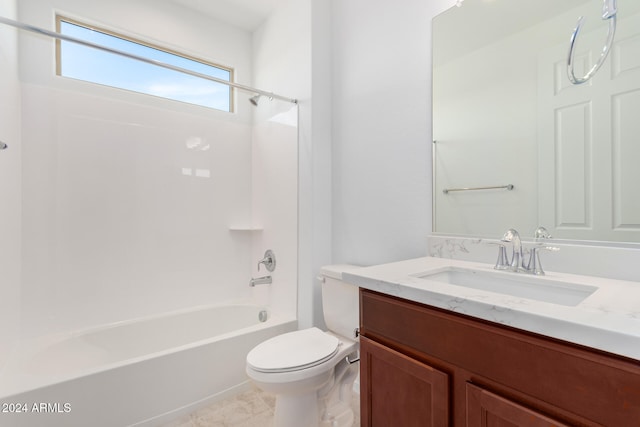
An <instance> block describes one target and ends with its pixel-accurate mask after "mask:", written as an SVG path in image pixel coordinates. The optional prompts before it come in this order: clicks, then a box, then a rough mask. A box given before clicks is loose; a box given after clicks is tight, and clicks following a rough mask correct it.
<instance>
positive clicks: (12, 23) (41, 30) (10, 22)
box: [0, 16, 298, 104]
mask: <svg viewBox="0 0 640 427" xmlns="http://www.w3.org/2000/svg"><path fill="white" fill-rule="evenodd" d="M0 23H2V24H6V25H10V26H12V27H15V28H19V29H21V30H26V31H31V32H32V33H38V34H43V35H45V36H49V37H53V38H55V39H58V40H64V41H68V42H72V43H77V44H81V45H84V46H88V47H92V48H95V49H100V50H103V51H105V52H110V53H115V54H116V55H120V56H125V57H127V58H131V59H135V60H138V61H142V62H146V63H148V64H153V65H157V66H158V67H162V68H167V69H169V70H173V71H177V72H179V73H184V74H189V75H192V76H195V77H200V78H201V79H205V80H210V81H213V82H216V83H221V84H224V85H227V86H231V87H234V88H237V89H242V90H245V91H247V92H253V93H256V94H258V95H261V96H266V97H268V98H270V99H279V100H281V101H287V102H291V103H294V104H297V103H298V100H296V99H293V98H287V97H286V96H282V95H277V94H275V93H272V92H267V91H264V90H260V89H256V88H253V87H251V86H245V85H242V84H239V83H233V82H229V81H226V80H222V79H219V78H217V77H213V76H209V75H207V74H202V73H198V72H196V71H191V70H187V69H185V68H181V67H176V66H175V65H171V64H167V63H165V62H162V61H157V60H155V59H149V58H145V57H142V56H138V55H134V54H132V53H127V52H123V51H121V50H117V49H112V48H110V47H106V46H102V45H99V44H96V43H92V42H88V41H86V40H82V39H78V38H76V37H71V36H67V35H64V34H60V33H56V32H54V31H49V30H45V29H44V28H40V27H35V26H33V25H28V24H23V23H22V22H18V21H14V20H12V19H8V18H5V17H3V16H0Z"/></svg>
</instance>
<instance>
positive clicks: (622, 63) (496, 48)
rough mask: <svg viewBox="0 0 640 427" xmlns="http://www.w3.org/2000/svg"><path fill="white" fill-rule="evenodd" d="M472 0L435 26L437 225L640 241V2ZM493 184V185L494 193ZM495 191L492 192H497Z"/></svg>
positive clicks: (460, 230) (446, 229) (438, 228)
mask: <svg viewBox="0 0 640 427" xmlns="http://www.w3.org/2000/svg"><path fill="white" fill-rule="evenodd" d="M617 6H618V15H617V16H618V17H617V29H616V33H615V41H614V43H613V45H612V47H611V49H610V54H609V56H608V58H607V59H606V61H605V63H604V65H603V66H602V68H601V69H600V70H599V71H598V73H597V74H596V75H595V76H594V77H593V78H592V79H591V80H590V81H589V82H587V83H584V84H581V85H573V84H571V83H570V82H569V79H568V77H567V56H568V51H569V40H570V36H571V34H572V31H573V29H574V28H575V26H576V24H577V21H578V18H579V17H580V16H584V17H585V23H584V26H583V29H582V30H581V32H580V34H579V36H578V38H577V45H576V55H575V63H576V64H575V74H576V75H583V74H585V73H586V72H587V71H588V70H590V69H591V67H592V64H593V63H595V61H597V60H598V58H599V56H600V53H601V52H602V49H603V47H604V45H605V42H606V39H607V34H608V21H604V20H603V19H601V16H602V13H603V0H562V1H558V0H465V1H464V2H463V3H461V7H453V8H452V9H450V10H448V11H446V12H445V13H443V14H441V15H440V16H437V17H436V18H435V19H434V22H433V139H434V143H433V155H434V157H433V159H434V160H433V162H434V164H433V170H434V176H433V182H434V191H433V194H434V200H433V202H434V215H433V218H434V224H433V229H434V232H435V233H441V234H454V235H471V236H480V237H493V238H497V237H499V236H501V235H502V234H503V233H504V231H505V230H506V229H507V228H516V229H517V230H519V231H520V233H521V234H522V235H525V236H531V235H532V234H533V231H534V230H535V229H536V227H538V226H539V225H542V226H544V227H546V228H547V229H548V230H549V231H550V232H551V234H552V235H553V237H556V238H559V239H569V240H588V241H607V242H640V1H638V0H617ZM486 187H489V188H486ZM492 187H497V188H492Z"/></svg>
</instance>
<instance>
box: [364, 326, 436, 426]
mask: <svg viewBox="0 0 640 427" xmlns="http://www.w3.org/2000/svg"><path fill="white" fill-rule="evenodd" d="M360 385H361V392H360V399H361V419H362V426H366V427H375V426H382V427H386V426H402V427H413V426H415V427H429V426H434V427H446V426H448V425H449V380H448V375H447V374H445V373H444V372H440V371H438V370H436V369H434V368H432V367H431V366H428V365H425V364H424V363H421V362H419V361H417V360H414V359H412V358H410V357H408V356H406V355H404V354H401V353H398V352H397V351H394V350H392V349H390V348H387V347H385V346H383V345H381V344H378V343H376V342H374V341H371V340H369V339H367V338H366V337H363V336H361V337H360Z"/></svg>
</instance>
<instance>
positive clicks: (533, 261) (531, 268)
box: [525, 244, 560, 276]
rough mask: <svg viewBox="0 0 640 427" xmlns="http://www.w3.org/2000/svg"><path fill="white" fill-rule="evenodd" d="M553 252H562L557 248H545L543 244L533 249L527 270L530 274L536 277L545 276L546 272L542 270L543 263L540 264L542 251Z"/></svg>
mask: <svg viewBox="0 0 640 427" xmlns="http://www.w3.org/2000/svg"><path fill="white" fill-rule="evenodd" d="M541 250H544V251H552V252H558V251H559V250H560V248H559V247H557V246H545V245H543V244H538V245H535V246H533V247H531V253H530V254H529V263H528V264H527V267H526V268H525V270H526V271H527V272H528V273H529V274H535V275H536V276H544V274H545V273H544V270H543V269H542V263H541V262H540V251H541Z"/></svg>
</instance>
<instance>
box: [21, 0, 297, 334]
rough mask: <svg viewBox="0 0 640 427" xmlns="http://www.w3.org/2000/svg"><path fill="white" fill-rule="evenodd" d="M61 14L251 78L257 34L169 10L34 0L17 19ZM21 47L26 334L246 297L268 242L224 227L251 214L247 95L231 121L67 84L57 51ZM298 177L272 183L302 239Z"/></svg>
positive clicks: (248, 220)
mask: <svg viewBox="0 0 640 427" xmlns="http://www.w3.org/2000/svg"><path fill="white" fill-rule="evenodd" d="M56 11H58V12H60V13H61V14H64V15H66V16H71V17H74V18H78V19H83V20H85V21H88V22H89V23H93V24H96V25H99V26H102V27H106V28H110V29H113V30H116V31H119V32H122V33H124V34H126V35H130V36H133V37H136V38H138V39H141V40H143V41H149V42H153V43H156V44H159V45H163V46H168V47H174V48H176V49H177V50H180V51H181V52H185V53H188V54H191V55H193V56H196V57H201V58H206V59H210V60H212V61H214V62H217V63H220V64H223V65H229V66H232V67H234V69H235V72H236V80H238V81H241V82H251V81H252V78H251V73H252V70H251V64H252V61H253V59H252V40H251V34H250V33H248V32H245V31H242V30H239V29H237V28H235V27H232V26H229V25H225V24H221V23H219V22H217V21H213V20H211V19H207V18H205V17H203V16H202V15H201V14H197V13H193V12H190V11H189V10H187V9H183V8H181V7H177V6H175V5H172V4H171V3H169V2H164V1H158V2H153V4H151V2H148V1H145V0H140V1H122V0H117V1H112V2H99V3H98V2H91V3H90V4H88V2H85V1H78V0H57V1H56V0H53V1H49V0H29V1H27V2H21V3H20V8H19V19H20V20H21V21H23V22H26V23H30V24H33V25H38V26H41V27H45V28H51V26H52V23H53V17H54V13H55V12H56ZM21 39H22V40H21V44H20V53H21V64H20V65H21V77H22V83H23V84H22V104H23V106H22V131H23V144H24V156H23V174H22V175H23V180H24V185H23V194H24V196H23V198H24V201H23V206H24V212H23V246H24V249H23V255H24V256H23V266H24V267H23V268H24V274H23V281H22V282H23V284H22V293H23V298H22V306H21V307H22V318H23V319H24V320H23V325H22V333H23V335H24V336H32V335H40V334H43V333H52V332H57V331H63V330H75V329H82V328H87V327H90V326H93V325H98V324H102V323H106V322H113V321H118V320H122V319H129V318H135V317H141V316H145V315H148V314H152V313H157V312H164V311H168V310H175V309H180V308H184V307H190V306H194V305H201V304H211V303H216V302H222V301H228V300H230V299H239V298H245V297H249V296H251V293H252V292H255V290H251V289H250V288H249V287H248V281H249V278H250V276H251V273H252V272H253V270H254V269H255V263H256V262H257V259H255V253H256V252H260V251H261V250H263V248H264V247H266V246H269V245H270V243H269V242H262V241H260V239H264V238H266V237H267V236H268V235H269V233H270V231H269V232H264V233H263V234H264V235H262V236H261V234H262V233H258V234H256V233H255V232H245V231H233V230H230V228H234V227H237V226H240V227H244V226H251V224H252V223H253V220H254V219H255V216H256V215H255V214H254V213H252V210H254V208H257V207H256V206H254V204H255V203H254V202H255V201H252V174H253V169H255V167H256V164H255V163H256V162H255V156H254V155H253V154H252V151H253V150H254V147H252V138H253V139H256V135H252V132H254V130H253V127H252V117H253V114H254V111H253V107H251V105H250V104H249V102H248V101H247V99H248V96H249V95H247V94H242V93H236V105H237V112H236V113H233V114H229V113H224V112H218V111H213V110H208V109H204V108H201V107H196V106H192V105H188V104H181V103H176V102H172V101H167V100H164V99H159V98H154V97H150V96H145V95H139V94H132V93H128V92H125V91H120V90H117V89H112V88H107V87H102V86H96V85H91V84H87V83H83V82H77V81H73V80H69V79H64V78H59V77H55V76H54V75H53V70H54V64H53V63H52V61H53V58H54V57H55V56H54V52H53V46H54V45H53V42H52V41H51V40H49V39H47V38H43V37H38V36H35V35H31V34H26V35H24V36H21ZM284 132H285V134H287V135H290V134H291V131H290V130H288V131H284ZM293 135H294V137H295V131H294V133H293ZM278 138H280V136H278ZM290 143H291V144H293V147H292V148H293V151H292V153H294V154H293V157H294V161H295V160H296V159H295V153H296V151H295V139H292V140H291V141H290ZM252 156H253V157H254V162H253V163H254V164H253V165H252ZM288 158H289V159H290V158H291V156H289V157H288ZM252 168H253V169H252ZM290 169H291V165H287V170H290ZM292 172H293V174H291V173H289V172H287V173H286V174H285V176H277V177H274V179H276V180H278V179H285V182H286V183H289V180H290V179H291V180H292V182H293V183H294V184H293V186H291V185H290V184H286V185H285V186H284V187H283V186H282V185H281V183H280V182H275V183H272V184H274V187H275V188H285V189H286V191H285V192H284V193H283V195H284V196H286V197H289V196H292V197H294V198H293V200H287V203H288V205H287V206H289V205H290V204H291V203H293V206H294V218H285V219H286V220H287V221H290V220H291V219H293V222H291V221H290V223H289V224H288V226H289V227H293V230H296V226H297V222H296V221H295V203H296V201H295V196H296V191H297V186H296V185H295V182H296V180H295V177H296V175H295V164H294V166H293V171H292ZM267 222H268V221H265V224H266V223H267ZM293 233H294V234H295V231H294V232H293ZM290 241H291V235H288V240H287V243H284V242H283V243H279V245H281V246H282V247H286V248H287V249H286V250H284V249H283V250H281V251H280V253H281V254H283V255H287V256H283V257H282V258H280V259H282V260H283V262H284V265H285V266H286V264H287V261H289V262H290V263H291V264H292V265H293V267H292V268H293V270H292V271H293V272H294V280H293V282H292V284H291V285H288V288H287V289H288V290H289V291H290V290H293V294H292V295H290V299H291V300H292V301H293V303H292V304H290V305H294V306H295V286H296V285H295V271H296V270H295V264H296V262H295V261H290V260H289V259H288V258H289V257H288V255H289V248H288V247H287V246H286V245H288V244H289V242H290ZM293 241H294V245H295V237H294V238H293ZM263 243H264V244H263ZM254 246H255V247H256V248H257V249H256V250H254V251H253V253H252V247H254ZM273 249H274V250H276V248H273ZM293 255H294V256H295V247H294V254H293ZM280 259H279V262H280ZM279 268H280V267H279ZM281 271H282V270H281ZM282 275H283V276H284V275H285V274H284V273H282Z"/></svg>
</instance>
